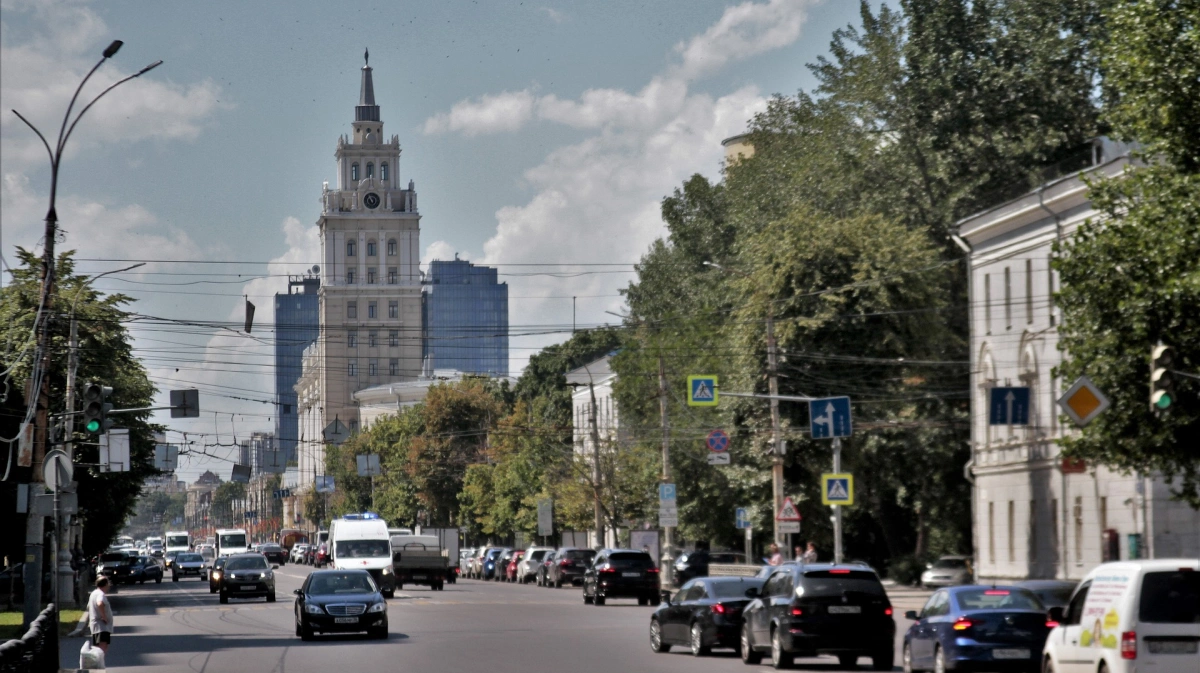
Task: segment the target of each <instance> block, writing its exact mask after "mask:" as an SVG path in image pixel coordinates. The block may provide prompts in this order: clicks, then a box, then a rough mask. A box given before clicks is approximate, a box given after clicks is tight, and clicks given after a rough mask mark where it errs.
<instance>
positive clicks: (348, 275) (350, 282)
mask: <svg viewBox="0 0 1200 673" xmlns="http://www.w3.org/2000/svg"><path fill="white" fill-rule="evenodd" d="M346 284H347V285H353V284H354V269H350V270H349V271H347V272H346Z"/></svg>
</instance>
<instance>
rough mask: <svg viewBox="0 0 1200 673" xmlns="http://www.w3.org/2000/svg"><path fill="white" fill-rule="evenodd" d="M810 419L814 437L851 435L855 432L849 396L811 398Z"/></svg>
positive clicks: (824, 437) (829, 437) (810, 428)
mask: <svg viewBox="0 0 1200 673" xmlns="http://www.w3.org/2000/svg"><path fill="white" fill-rule="evenodd" d="M808 420H809V430H810V431H811V432H812V438H813V439H831V438H833V437H849V436H850V435H851V434H852V433H853V432H854V427H853V425H852V423H851V420H850V398H849V397H825V398H821V399H817V400H809V401H808Z"/></svg>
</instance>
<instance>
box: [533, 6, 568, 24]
mask: <svg viewBox="0 0 1200 673" xmlns="http://www.w3.org/2000/svg"><path fill="white" fill-rule="evenodd" d="M540 9H541V10H542V11H543V12H545V13H546V16H547V17H549V18H550V20H551V21H553V22H554V23H562V22H563V21H566V20H567V15H566V14H563V13H562V12H560V11H558V10H557V9H554V8H553V7H541V8H540Z"/></svg>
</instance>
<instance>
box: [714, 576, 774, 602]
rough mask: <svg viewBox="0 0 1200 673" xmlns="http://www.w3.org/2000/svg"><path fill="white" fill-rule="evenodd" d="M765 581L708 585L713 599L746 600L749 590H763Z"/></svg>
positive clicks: (740, 581)
mask: <svg viewBox="0 0 1200 673" xmlns="http://www.w3.org/2000/svg"><path fill="white" fill-rule="evenodd" d="M764 581H765V580H757V579H753V580H752V579H736V580H716V581H710V582H709V583H708V587H709V593H710V594H711V595H712V597H713V598H745V597H746V591H747V590H748V589H759V590H761V589H762V586H763V582H764Z"/></svg>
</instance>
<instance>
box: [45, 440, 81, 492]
mask: <svg viewBox="0 0 1200 673" xmlns="http://www.w3.org/2000/svg"><path fill="white" fill-rule="evenodd" d="M74 477H75V466H74V465H72V464H71V458H70V457H69V456H67V452H66V451H63V450H62V449H54V450H53V451H50V452H49V453H47V454H46V457H45V458H44V459H43V461H42V479H43V480H45V482H46V488H48V489H50V490H51V491H60V490H62V489H63V487H65V486H67V485H68V484H70V483H71V479H73V478H74Z"/></svg>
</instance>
